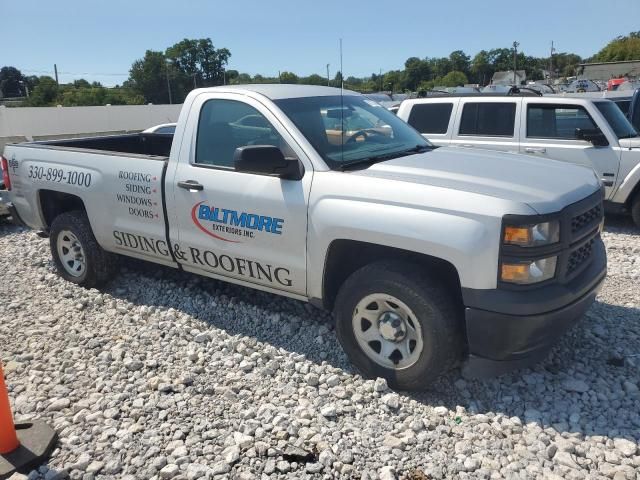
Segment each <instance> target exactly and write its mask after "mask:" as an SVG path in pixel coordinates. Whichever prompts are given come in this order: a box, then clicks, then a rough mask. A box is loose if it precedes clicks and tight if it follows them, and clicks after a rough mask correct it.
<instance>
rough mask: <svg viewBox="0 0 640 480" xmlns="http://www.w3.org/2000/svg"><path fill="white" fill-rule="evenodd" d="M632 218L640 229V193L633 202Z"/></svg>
mask: <svg viewBox="0 0 640 480" xmlns="http://www.w3.org/2000/svg"><path fill="white" fill-rule="evenodd" d="M631 218H633V223H635V224H636V227H638V228H640V193H637V194H636V197H635V198H634V199H633V201H632V202H631Z"/></svg>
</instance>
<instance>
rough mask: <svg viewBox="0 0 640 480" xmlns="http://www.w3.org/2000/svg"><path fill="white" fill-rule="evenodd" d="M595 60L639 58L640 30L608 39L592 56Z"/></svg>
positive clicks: (608, 60)
mask: <svg viewBox="0 0 640 480" xmlns="http://www.w3.org/2000/svg"><path fill="white" fill-rule="evenodd" d="M593 59H594V60H595V61H597V62H620V61H624V60H640V31H637V32H631V33H630V34H629V35H627V36H624V37H622V36H621V37H617V38H615V39H614V40H612V41H610V42H609V43H608V44H607V45H606V46H605V47H604V48H603V49H602V50H600V51H599V52H598V53H596V55H595V56H594V58H593Z"/></svg>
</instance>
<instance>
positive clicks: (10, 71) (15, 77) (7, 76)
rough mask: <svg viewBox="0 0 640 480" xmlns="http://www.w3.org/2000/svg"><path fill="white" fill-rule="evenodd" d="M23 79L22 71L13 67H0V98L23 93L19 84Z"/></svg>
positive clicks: (17, 95)
mask: <svg viewBox="0 0 640 480" xmlns="http://www.w3.org/2000/svg"><path fill="white" fill-rule="evenodd" d="M23 79H24V77H23V76H22V73H21V72H20V70H18V69H17V68H15V67H2V68H0V98H2V97H3V96H4V97H22V96H23V95H24V94H25V91H24V87H23V86H22V84H21V82H22V81H23Z"/></svg>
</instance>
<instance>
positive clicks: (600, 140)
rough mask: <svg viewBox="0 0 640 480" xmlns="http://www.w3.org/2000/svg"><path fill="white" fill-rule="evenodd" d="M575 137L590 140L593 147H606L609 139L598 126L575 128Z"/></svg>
mask: <svg viewBox="0 0 640 480" xmlns="http://www.w3.org/2000/svg"><path fill="white" fill-rule="evenodd" d="M576 138H577V139H578V140H586V141H587V142H591V143H592V144H593V146H594V147H606V146H607V145H609V141H608V140H607V137H606V136H605V134H604V133H602V130H600V129H599V128H576Z"/></svg>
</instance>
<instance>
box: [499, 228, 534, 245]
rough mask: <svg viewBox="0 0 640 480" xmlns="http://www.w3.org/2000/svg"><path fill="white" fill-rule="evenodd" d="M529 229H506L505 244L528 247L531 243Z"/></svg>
mask: <svg viewBox="0 0 640 480" xmlns="http://www.w3.org/2000/svg"><path fill="white" fill-rule="evenodd" d="M530 232H531V231H530V230H529V227H505V229H504V243H513V244H516V245H527V244H529V243H531V236H530V235H529V234H530Z"/></svg>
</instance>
